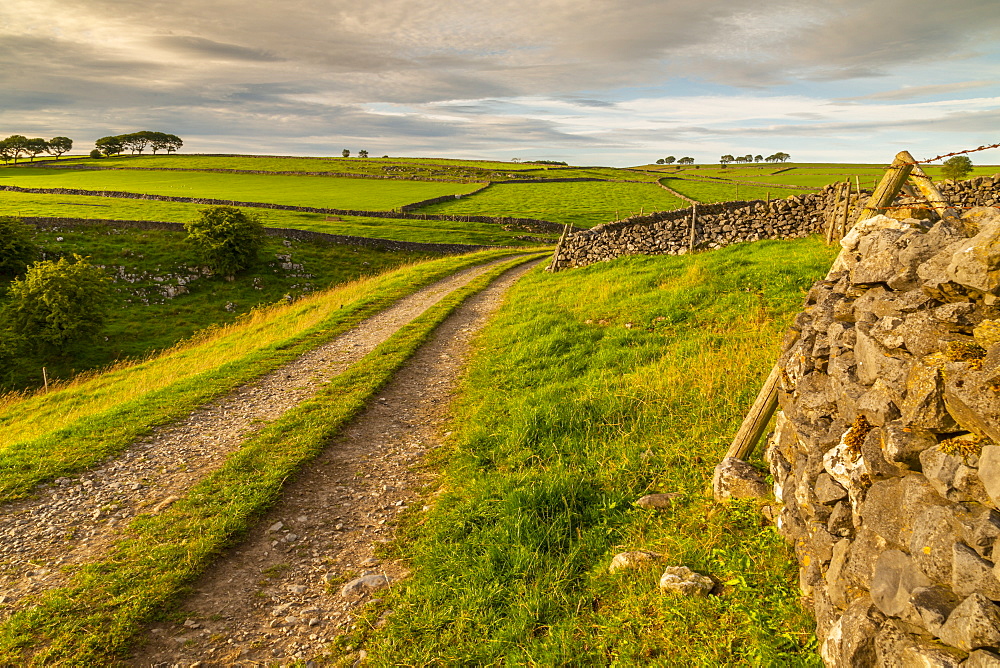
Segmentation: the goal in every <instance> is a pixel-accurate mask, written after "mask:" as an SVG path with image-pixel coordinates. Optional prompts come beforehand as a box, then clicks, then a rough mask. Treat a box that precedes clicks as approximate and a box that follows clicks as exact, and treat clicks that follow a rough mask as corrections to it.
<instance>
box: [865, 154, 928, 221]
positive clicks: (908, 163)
mask: <svg viewBox="0 0 1000 668" xmlns="http://www.w3.org/2000/svg"><path fill="white" fill-rule="evenodd" d="M914 162H916V161H915V160H914V159H913V156H912V155H910V154H909V152H907V151H900V152H899V153H897V154H896V159H895V160H893V161H892V164H891V165H890V166H889V169H888V170H887V171H886V173H885V176H883V177H882V180H881V181H879V183H878V185H877V186H875V192H873V193H872V196H871V197H869V198H868V203H867V204H865V208H864V210H863V211H862V212H861V215H860V216H858V220H857V221H856V222H855V223H854V224H855V225H857V224H858V223H860V222H862V221H865V220H868V219H869V218H874V217H875V216H877V215H879V214H880V213H882V212H883V211H884V210H885V209H886V207H888V206H889V205H891V204H892V200H893V199H895V198H896V195H897V194H898V193H899V189H900V188H901V187H902V185H903V184H904V183H905V182H906V179H908V178H909V176H910V172H912V171H913V166H914Z"/></svg>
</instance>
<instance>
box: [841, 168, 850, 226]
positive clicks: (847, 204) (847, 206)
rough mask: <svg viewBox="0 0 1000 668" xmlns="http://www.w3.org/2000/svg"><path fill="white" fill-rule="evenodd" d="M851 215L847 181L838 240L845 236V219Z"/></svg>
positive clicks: (848, 183) (848, 180)
mask: <svg viewBox="0 0 1000 668" xmlns="http://www.w3.org/2000/svg"><path fill="white" fill-rule="evenodd" d="M850 215H851V180H850V179H847V196H846V197H844V215H843V216H842V217H841V219H840V238H841V239H843V238H844V236H845V235H846V234H847V219H848V217H849V216H850Z"/></svg>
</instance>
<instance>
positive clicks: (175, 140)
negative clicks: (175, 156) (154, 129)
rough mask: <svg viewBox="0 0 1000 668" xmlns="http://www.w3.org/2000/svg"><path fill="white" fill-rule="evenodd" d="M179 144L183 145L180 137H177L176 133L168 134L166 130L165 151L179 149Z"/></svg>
mask: <svg viewBox="0 0 1000 668" xmlns="http://www.w3.org/2000/svg"><path fill="white" fill-rule="evenodd" d="M181 146H184V142H183V140H181V138H180V137H178V136H177V135H172V134H170V133H169V132H168V133H167V153H173V152H174V151H176V150H177V149H179V148H180V147H181Z"/></svg>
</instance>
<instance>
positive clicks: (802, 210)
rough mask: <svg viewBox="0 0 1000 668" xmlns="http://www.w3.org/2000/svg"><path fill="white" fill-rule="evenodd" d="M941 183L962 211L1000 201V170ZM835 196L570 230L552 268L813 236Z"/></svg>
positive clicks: (709, 207)
mask: <svg viewBox="0 0 1000 668" xmlns="http://www.w3.org/2000/svg"><path fill="white" fill-rule="evenodd" d="M938 187H939V189H940V190H941V191H942V193H943V194H944V195H945V197H946V198H947V199H948V200H949V201H950V202H952V203H953V204H954V205H955V206H957V207H959V208H960V209H962V210H965V209H968V208H970V207H975V206H994V205H996V204H997V203H998V202H1000V174H996V175H994V176H992V177H979V178H975V179H970V180H968V181H959V182H953V181H945V182H943V183H940V184H938ZM868 196H869V193H868V192H866V191H862V193H861V196H860V197H859V196H858V194H857V193H855V194H854V195H853V197H852V200H851V213H850V216H849V219H850V220H854V219H856V218H857V215H858V213H860V208H861V206H862V204H863V203H864V202H866V201H867V199H868ZM835 200H836V191H835V188H834V186H833V185H830V186H827V187H825V188H823V189H822V190H821V191H819V192H818V193H806V194H801V195H793V196H791V197H788V198H785V199H773V200H769V201H765V200H754V201H748V202H725V203H722V204H698V205H695V206H692V207H689V208H687V209H680V210H677V211H661V212H657V213H653V214H649V215H645V216H633V217H631V218H628V219H626V220H621V221H616V222H612V223H606V224H604V225H598V226H597V227H593V228H591V229H589V230H583V231H578V232H572V233H571V234H567V235H566V236H565V237H564V238H563V239H562V241H561V242H560V244H559V246H558V247H557V249H556V252H555V256H554V259H553V262H552V264H551V265H550V269H552V270H553V271H559V270H562V269H570V268H573V267H585V266H587V265H590V264H593V263H595V262H604V261H607V260H613V259H615V258H618V257H622V256H625V255H664V254H665V255H683V254H685V253H690V252H693V251H698V250H710V249H713V248H721V247H723V246H728V245H730V244H734V243H739V242H742V241H760V240H761V239H793V238H797V237H803V236H808V235H809V234H813V233H816V232H822V231H823V230H824V229H825V225H826V221H827V217H828V216H829V215H830V214H831V212H832V207H833V206H834V203H835ZM903 201H905V198H903V200H901V202H903ZM842 210H843V209H842V208H841V209H840V211H842ZM838 215H839V213H838Z"/></svg>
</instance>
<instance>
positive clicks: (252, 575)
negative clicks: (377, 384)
mask: <svg viewBox="0 0 1000 668" xmlns="http://www.w3.org/2000/svg"><path fill="white" fill-rule="evenodd" d="M536 264H537V262H533V263H529V264H528V265H522V266H521V267H517V268H515V269H512V270H510V271H508V272H506V273H505V274H504V275H503V276H502V277H501V278H499V279H498V280H497V281H494V283H493V284H492V285H491V286H490V287H489V288H488V289H487V290H485V291H483V292H481V293H479V294H478V295H476V296H474V297H472V298H470V299H469V300H467V301H466V302H465V303H464V304H463V305H462V306H461V307H459V308H458V309H457V310H456V311H455V313H453V314H452V315H451V316H450V317H449V318H448V319H447V320H446V321H445V322H444V323H442V324H441V325H440V326H439V327H438V329H437V330H436V332H435V333H434V334H433V336H432V338H431V339H430V340H429V341H428V342H427V343H426V344H425V345H424V346H422V347H421V348H420V350H419V351H418V352H417V353H416V354H415V355H414V356H413V357H412V358H411V359H410V361H409V362H407V364H406V366H405V367H404V368H403V369H401V370H400V371H399V372H398V373H397V374H396V375H395V376H394V377H393V379H392V381H390V383H389V384H388V385H387V386H386V387H385V388H384V389H383V391H382V392H380V393H379V394H378V395H377V398H376V400H374V401H372V402H371V404H370V405H369V406H368V408H366V409H365V410H364V411H363V412H362V413H361V414H360V415H359V416H358V417H357V418H355V419H354V420H353V421H352V422H351V423H350V424H349V425H348V426H347V427H346V428H345V429H344V432H343V433H342V434H341V436H339V437H337V438H336V439H334V440H333V441H332V442H331V444H330V445H329V446H328V447H327V448H326V449H325V450H324V451H323V453H321V454H320V455H319V456H318V457H317V458H316V459H315V460H313V462H311V463H310V464H309V465H308V466H307V467H306V468H305V469H304V470H303V471H301V472H300V474H299V475H297V476H296V477H295V478H294V479H292V480H290V481H289V482H288V483H287V485H286V487H285V489H284V491H283V492H282V497H281V500H280V501H279V502H278V504H277V505H276V506H275V507H274V508H272V509H271V510H270V511H269V512H268V513H267V514H266V515H265V516H264V517H263V518H262V519H261V521H260V522H259V523H258V525H257V526H256V527H255V528H254V529H253V530H251V531H250V533H249V534H248V536H247V538H246V539H245V540H244V541H243V542H242V543H241V544H239V545H237V546H235V547H233V548H232V549H230V550H229V551H227V553H226V554H224V555H223V556H222V557H220V559H219V560H218V561H217V562H216V563H215V564H214V565H213V566H212V567H210V568H209V570H208V571H207V572H206V573H205V574H204V575H203V576H202V577H201V578H200V579H199V580H198V581H197V582H195V583H194V586H193V592H194V593H193V594H192V595H191V596H189V597H188V598H187V600H185V601H183V602H182V604H181V606H180V609H181V610H182V611H183V613H184V617H185V618H184V619H183V621H180V622H178V623H158V624H154V625H151V626H150V627H149V629H148V633H147V634H146V637H145V640H144V643H143V644H142V645H141V646H140V647H139V648H138V649H137V650H136V651H135V653H134V655H133V657H132V658H131V660H130V662H129V663H130V665H133V666H157V667H167V666H194V665H198V666H205V667H207V666H232V665H240V666H265V665H268V666H270V665H288V664H292V663H294V662H305V661H309V660H312V659H316V660H318V661H323V660H330V659H332V658H334V657H332V656H330V654H329V653H328V649H327V643H329V642H330V641H331V640H332V639H333V638H335V637H336V636H337V635H339V634H341V633H344V632H345V631H347V630H349V629H352V628H353V625H354V618H355V616H356V613H357V612H358V611H359V610H360V609H361V608H362V607H363V606H364V605H366V604H368V603H370V602H371V601H372V600H373V599H374V598H377V597H378V596H379V593H378V591H379V589H380V588H382V587H384V586H392V583H394V582H397V581H399V580H400V579H402V578H405V577H406V576H407V575H408V573H407V570H406V568H405V566H404V565H403V564H402V563H399V562H384V563H383V562H381V561H380V560H379V559H378V557H376V555H375V548H376V546H378V545H379V544H380V543H382V542H385V541H388V540H391V539H392V538H393V536H394V532H395V526H394V525H395V523H396V521H397V518H398V516H399V515H400V513H402V512H404V511H405V510H406V509H407V508H409V507H410V506H413V507H414V508H413V510H414V511H417V512H423V511H424V510H426V509H427V508H428V507H427V506H424V505H423V504H424V503H425V501H424V500H422V499H421V497H420V489H421V488H422V487H424V486H425V485H426V484H427V483H429V482H431V481H432V480H433V476H432V474H431V472H430V471H428V470H427V468H426V467H424V466H423V465H422V462H423V459H424V456H425V455H426V454H427V453H428V452H429V451H430V450H432V449H434V448H437V447H439V446H440V445H441V444H442V441H443V440H444V439H445V438H446V437H447V435H448V434H447V433H442V432H443V430H444V429H445V428H446V425H447V423H448V419H449V408H450V404H451V400H452V398H453V395H454V391H455V387H456V383H457V381H458V379H459V377H460V373H461V370H462V368H463V367H464V364H465V362H466V360H467V358H468V354H469V350H470V340H471V338H472V336H473V335H474V334H475V332H477V331H478V330H479V329H480V328H481V327H482V326H483V325H484V324H485V323H486V321H487V319H488V318H489V317H490V316H491V315H492V314H493V312H494V311H495V310H496V309H497V308H499V306H500V304H501V303H502V300H503V296H504V294H505V292H506V290H507V289H508V288H509V287H510V286H511V285H512V284H513V283H514V281H516V280H517V279H518V278H520V277H521V276H522V275H523V274H524V273H525V272H527V271H528V270H529V269H530V268H531V267H533V266H535V265H536ZM361 577H364V578H365V581H366V582H367V583H368V585H369V586H364V585H363V584H357V579H358V578H361ZM350 583H354V584H350ZM345 585H347V591H345ZM380 623H381V622H380ZM340 658H343V657H340ZM349 658H350V659H351V660H353V661H356V660H357V659H361V658H363V653H362V652H361V651H358V650H357V649H355V651H353V652H352V656H351V657H349ZM306 665H308V664H306Z"/></svg>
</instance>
